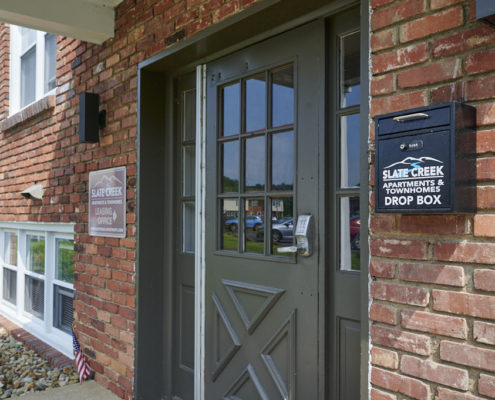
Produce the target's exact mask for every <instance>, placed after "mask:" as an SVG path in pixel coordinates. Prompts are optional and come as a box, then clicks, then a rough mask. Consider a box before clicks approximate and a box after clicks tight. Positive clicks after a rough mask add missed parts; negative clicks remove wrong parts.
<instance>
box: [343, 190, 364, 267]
mask: <svg viewBox="0 0 495 400" xmlns="http://www.w3.org/2000/svg"><path fill="white" fill-rule="evenodd" d="M340 231H341V237H340V258H341V259H340V269H342V270H346V271H359V270H360V260H361V218H360V215H359V197H342V198H341V199H340Z"/></svg>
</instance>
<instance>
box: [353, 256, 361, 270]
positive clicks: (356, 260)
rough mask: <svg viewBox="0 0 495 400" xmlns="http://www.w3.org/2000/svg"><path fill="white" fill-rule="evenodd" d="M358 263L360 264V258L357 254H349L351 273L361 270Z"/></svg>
mask: <svg viewBox="0 0 495 400" xmlns="http://www.w3.org/2000/svg"><path fill="white" fill-rule="evenodd" d="M360 262H361V256H360V255H359V254H354V253H351V269H352V270H353V271H360V270H361V265H360Z"/></svg>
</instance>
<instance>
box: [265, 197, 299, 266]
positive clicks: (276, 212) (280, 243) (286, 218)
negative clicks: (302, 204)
mask: <svg viewBox="0 0 495 400" xmlns="http://www.w3.org/2000/svg"><path fill="white" fill-rule="evenodd" d="M270 200H271V203H272V204H271V207H272V209H271V213H272V215H271V219H272V220H271V225H272V236H271V244H272V254H275V255H279V256H283V257H292V254H291V253H278V252H277V249H278V248H280V247H284V246H291V245H292V244H293V243H294V220H293V217H294V198H293V197H279V198H276V197H275V198H271V199H270Z"/></svg>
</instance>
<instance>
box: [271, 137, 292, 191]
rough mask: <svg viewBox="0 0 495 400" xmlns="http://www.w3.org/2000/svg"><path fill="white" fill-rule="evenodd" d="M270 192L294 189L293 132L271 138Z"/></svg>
mask: <svg viewBox="0 0 495 400" xmlns="http://www.w3.org/2000/svg"><path fill="white" fill-rule="evenodd" d="M270 151H271V190H292V189H293V188H294V132H292V131H289V132H282V133H277V134H274V135H272V136H271V149H270Z"/></svg>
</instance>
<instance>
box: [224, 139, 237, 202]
mask: <svg viewBox="0 0 495 400" xmlns="http://www.w3.org/2000/svg"><path fill="white" fill-rule="evenodd" d="M221 154H222V161H223V162H222V192H224V193H234V192H238V191H239V156H240V154H239V141H238V140H236V141H234V142H227V143H223V144H222V145H221Z"/></svg>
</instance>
